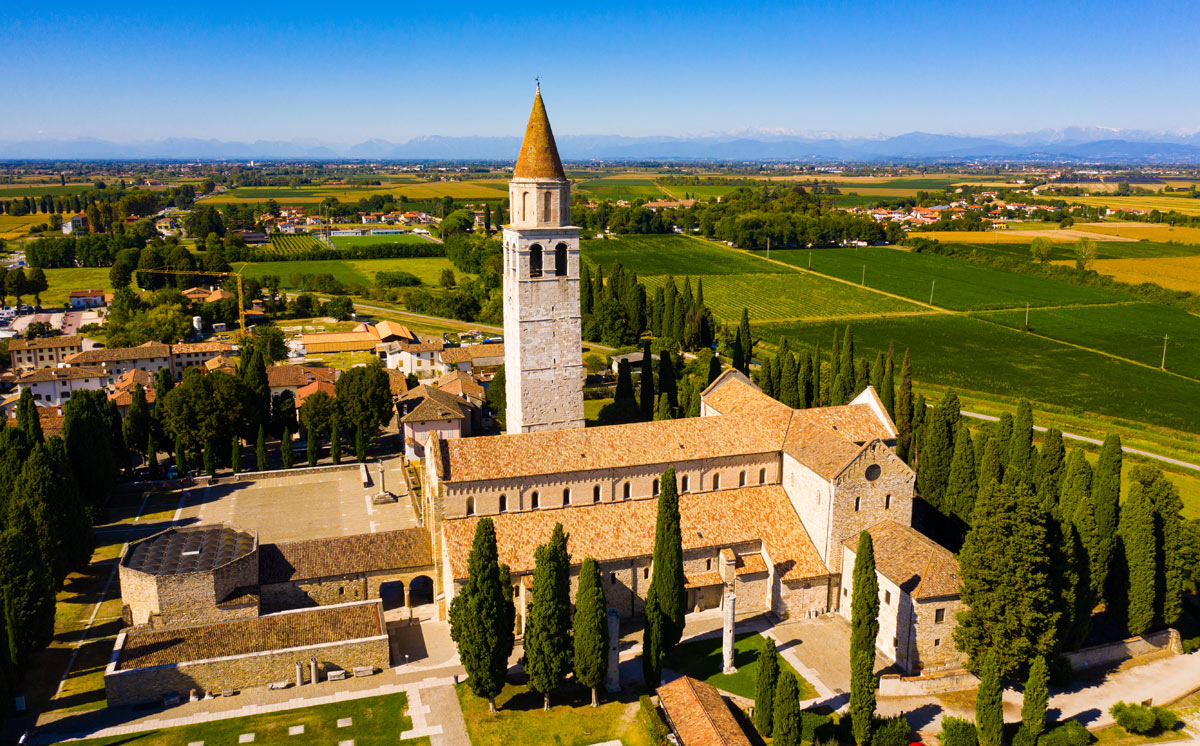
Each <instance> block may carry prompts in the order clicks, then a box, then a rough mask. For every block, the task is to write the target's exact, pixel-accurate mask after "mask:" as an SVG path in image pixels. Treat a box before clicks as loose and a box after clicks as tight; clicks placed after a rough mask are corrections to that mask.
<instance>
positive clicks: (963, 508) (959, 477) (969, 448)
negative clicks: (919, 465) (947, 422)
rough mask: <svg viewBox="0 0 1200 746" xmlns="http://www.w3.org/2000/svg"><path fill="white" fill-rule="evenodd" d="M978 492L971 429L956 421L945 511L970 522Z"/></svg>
mask: <svg viewBox="0 0 1200 746" xmlns="http://www.w3.org/2000/svg"><path fill="white" fill-rule="evenodd" d="M978 494H979V477H978V475H977V473H976V468H975V443H974V441H973V440H971V429H970V428H969V427H967V424H966V423H965V422H960V423H958V433H957V434H956V435H955V438H954V455H953V457H952V458H951V460H950V478H949V482H948V483H947V485H946V493H945V498H944V502H945V506H946V513H947V514H950V515H954V516H956V517H957V518H958V519H959V520H960V521H962V522H963V523H966V524H969V523H970V522H971V511H973V510H974V509H975V497H976V495H978Z"/></svg>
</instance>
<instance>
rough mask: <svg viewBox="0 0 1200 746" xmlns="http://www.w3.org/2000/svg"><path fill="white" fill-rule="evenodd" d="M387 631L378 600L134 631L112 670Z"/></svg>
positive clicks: (357, 637) (372, 634)
mask: <svg viewBox="0 0 1200 746" xmlns="http://www.w3.org/2000/svg"><path fill="white" fill-rule="evenodd" d="M382 634H386V631H385V628H384V626H383V616H382V614H381V613H380V607H379V602H378V601H370V602H360V603H356V604H346V605H342V606H325V607H321V608H317V609H305V610H303V611H292V612H283V613H281V614H270V615H267V616H260V617H257V618H254V619H241V620H238V621H234V622H221V623H217V624H204V625H199V626H195V627H174V628H171V629H161V630H144V631H142V630H134V631H130V632H128V633H127V634H126V636H125V645H124V647H122V648H121V651H120V654H119V656H118V658H117V670H119V671H127V670H129V669H133V668H146V667H149V666H162V665H169V664H172V663H182V662H185V661H199V660H207V659H209V658H223V657H226V656H233V655H249V654H251V653H261V652H264V651H267V650H285V649H287V648H298V647H303V646H306V645H321V644H325V643H332V642H341V641H344V640H355V639H362V638H365V637H377V636H379V635H382Z"/></svg>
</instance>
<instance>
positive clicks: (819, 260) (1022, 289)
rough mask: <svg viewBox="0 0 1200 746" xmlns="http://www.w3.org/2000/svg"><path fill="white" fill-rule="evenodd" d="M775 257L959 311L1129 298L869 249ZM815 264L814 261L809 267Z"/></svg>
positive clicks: (790, 253) (957, 262)
mask: <svg viewBox="0 0 1200 746" xmlns="http://www.w3.org/2000/svg"><path fill="white" fill-rule="evenodd" d="M771 258H772V259H778V260H780V261H783V262H787V263H788V264H791V265H794V266H797V267H802V268H808V267H810V266H811V268H812V270H813V271H814V272H820V273H821V274H827V275H830V276H832V277H840V278H841V279H843V280H850V281H851V282H854V283H859V282H860V281H861V280H862V278H863V270H864V267H865V270H866V283H865V285H866V287H870V288H876V289H879V290H884V291H886V292H889V293H895V294H897V295H902V296H904V297H905V298H912V299H913V300H917V301H921V302H922V303H929V302H930V289H931V286H932V290H933V301H932V302H933V304H934V305H936V306H941V307H943V308H949V309H953V310H955V311H969V310H977V309H984V308H1013V307H1017V306H1024V305H1025V304H1026V303H1029V304H1031V305H1036V306H1050V305H1072V304H1079V303H1110V302H1113V301H1120V300H1128V299H1127V298H1126V297H1125V296H1122V295H1117V294H1115V293H1111V292H1109V291H1106V290H1098V289H1095V288H1088V287H1078V286H1076V285H1068V284H1066V283H1061V282H1056V281H1054V280H1048V279H1045V278H1042V277H1035V276H1033V275H1022V274H1017V273H1015V272H1007V271H1005V270H1002V269H995V268H993V267H987V266H983V265H979V264H972V263H970V262H966V261H962V260H959V259H952V258H950V257H945V256H939V255H937V254H928V253H924V254H916V253H913V252H909V251H902V250H897V249H890V248H884V247H879V246H865V247H862V248H859V249H813V250H808V249H792V250H787V251H773V252H771ZM810 260H811V263H810Z"/></svg>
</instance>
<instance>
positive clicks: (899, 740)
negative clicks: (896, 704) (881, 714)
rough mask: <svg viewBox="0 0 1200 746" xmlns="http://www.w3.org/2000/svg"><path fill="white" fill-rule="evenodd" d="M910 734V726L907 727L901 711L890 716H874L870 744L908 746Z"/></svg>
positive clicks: (876, 745)
mask: <svg viewBox="0 0 1200 746" xmlns="http://www.w3.org/2000/svg"><path fill="white" fill-rule="evenodd" d="M911 735H912V728H909V727H908V720H906V719H905V718H904V714H903V713H901V714H899V715H893V716H892V717H890V718H876V720H875V735H873V736H871V746H908V744H909V743H911V741H910V740H909V736H911Z"/></svg>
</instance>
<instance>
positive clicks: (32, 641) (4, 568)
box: [0, 505, 54, 672]
mask: <svg viewBox="0 0 1200 746" xmlns="http://www.w3.org/2000/svg"><path fill="white" fill-rule="evenodd" d="M13 508H14V509H10V511H9V515H8V518H7V521H6V523H7V525H6V527H5V529H4V532H3V533H2V534H0V584H2V586H0V588H2V592H3V595H2V597H3V602H4V626H5V631H6V632H7V633H8V639H7V640H6V642H7V646H6V647H7V657H8V664H9V666H8V667H9V669H10V670H11V671H14V672H16V671H23V670H25V667H26V663H27V661H28V658H29V655H30V654H31V653H34V652H36V651H38V650H41V649H42V648H44V647H46V646H47V645H49V644H50V641H51V640H52V639H53V638H54V581H53V579H52V578H51V574H50V570H49V569H48V568H47V567H46V565H45V563H44V561H43V559H42V555H41V553H40V552H31V551H29V543H30V537H32V536H35V535H36V529H35V527H34V522H33V519H32V518H31V517H30V515H29V511H28V510H27V509H26V508H27V506H24V505H14V506H13Z"/></svg>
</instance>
